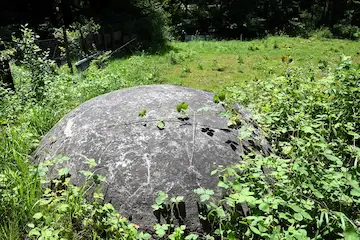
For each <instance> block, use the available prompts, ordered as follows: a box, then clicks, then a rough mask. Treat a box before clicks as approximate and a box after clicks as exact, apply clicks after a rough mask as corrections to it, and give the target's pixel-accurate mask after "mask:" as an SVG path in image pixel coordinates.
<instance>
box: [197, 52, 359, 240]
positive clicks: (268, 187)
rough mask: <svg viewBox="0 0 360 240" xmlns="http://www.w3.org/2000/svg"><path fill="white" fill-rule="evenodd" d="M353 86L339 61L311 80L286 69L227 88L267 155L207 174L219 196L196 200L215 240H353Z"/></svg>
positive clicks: (353, 71) (349, 67) (254, 154)
mask: <svg viewBox="0 0 360 240" xmlns="http://www.w3.org/2000/svg"><path fill="white" fill-rule="evenodd" d="M359 84H360V66H359V65H356V64H353V63H352V62H351V61H350V60H349V58H347V57H344V58H343V61H342V63H341V64H340V65H339V66H338V67H337V68H336V69H335V70H334V71H333V73H331V74H329V76H327V77H324V78H323V79H318V80H316V81H314V80H313V79H312V77H311V75H309V74H307V73H306V72H302V71H297V70H296V69H290V68H288V69H286V71H285V72H284V75H283V76H279V77H276V78H275V79H273V80H272V81H259V82H258V83H257V85H256V86H255V85H249V84H244V85H242V86H237V87H232V88H229V89H228V90H229V91H230V93H231V94H232V98H233V99H235V100H236V101H239V102H240V103H245V104H248V105H249V107H252V109H253V111H254V112H255V113H257V114H256V115H255V116H256V120H257V121H258V123H259V125H260V126H261V127H262V129H263V130H264V133H265V134H266V136H267V137H268V139H271V144H272V147H273V152H272V154H271V155H270V156H264V155H261V154H260V153H259V152H258V151H257V150H256V149H253V150H251V149H250V152H249V153H247V154H244V155H243V156H242V161H241V162H240V163H239V164H237V165H235V166H232V167H228V168H223V169H219V170H218V171H215V172H214V174H215V173H218V174H219V176H220V178H219V184H218V186H219V188H221V189H223V190H224V191H225V192H226V195H225V197H224V198H223V199H222V200H220V201H219V202H218V203H217V204H214V203H211V202H208V201H207V199H208V198H203V197H202V195H201V194H200V200H201V201H202V202H204V203H205V206H206V208H207V211H206V212H207V215H205V216H204V217H206V218H207V219H208V220H209V221H211V222H212V223H213V233H214V234H215V235H218V236H220V237H222V238H223V237H225V238H229V239H237V238H239V237H240V236H243V235H245V236H246V237H247V238H251V239H260V238H266V239H310V238H311V239H319V238H320V239H335V238H338V237H349V236H356V237H355V238H359V236H360V235H359V234H360V231H359V226H358V224H359V217H360V215H359V211H358V209H357V206H358V205H359V203H360V202H359V201H360V199H359V196H360V194H359V193H360V191H359V190H360V188H359V183H358V176H359V171H358V160H359V157H360V148H359V147H358V144H359V139H360V135H359V131H360V126H359V116H360V113H359V109H358V108H357V107H355V106H358V105H359V104H360V102H359V97H360V95H359V94H360V92H359V88H358V86H359ZM243 92H246V93H247V94H241V93H243ZM244 124H245V125H246V124H247V123H246V122H244V120H242V125H244ZM242 131H243V130H242V129H240V135H241V132H242ZM250 139H251V134H247V140H250ZM251 141H254V142H259V141H261V139H251ZM243 204H246V206H247V207H248V210H245V209H244V205H243Z"/></svg>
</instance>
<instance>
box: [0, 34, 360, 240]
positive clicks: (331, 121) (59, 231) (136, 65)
mask: <svg viewBox="0 0 360 240" xmlns="http://www.w3.org/2000/svg"><path fill="white" fill-rule="evenodd" d="M358 63H360V43H359V42H358V41H348V40H337V39H317V38H310V39H303V38H289V37H283V36H279V37H267V38H264V39H259V40H253V41H207V42H205V41H194V42H171V43H169V45H168V47H167V49H166V51H163V52H160V53H158V54H148V53H146V52H136V53H134V54H133V55H132V56H130V57H126V58H122V59H112V60H110V61H109V64H108V66H106V67H105V68H103V69H97V68H96V66H94V65H92V66H90V68H89V69H88V70H86V71H84V72H82V73H75V74H73V75H71V74H70V73H69V69H68V68H67V67H66V66H63V67H61V68H60V69H57V70H56V73H54V74H53V75H50V76H48V77H46V79H45V88H44V97H43V99H41V100H39V101H36V100H34V99H33V97H32V96H31V94H30V89H31V74H30V73H29V70H28V69H25V68H23V67H19V66H15V65H12V72H13V76H14V78H15V82H16V88H17V92H16V93H11V92H7V91H6V90H4V89H2V90H1V92H0V94H1V95H0V96H1V98H0V124H1V125H0V239H148V238H149V235H146V234H142V235H141V234H140V233H138V232H137V230H136V228H135V227H134V226H133V225H129V224H128V223H127V222H126V220H124V219H121V218H119V216H118V215H116V211H115V210H113V209H112V208H111V207H110V206H109V205H105V206H104V205H101V204H100V203H101V196H99V195H97V196H96V197H94V202H89V201H86V200H85V193H86V192H87V191H86V189H87V188H86V187H75V186H71V185H69V186H67V187H68V188H67V189H68V190H67V191H61V192H57V194H52V190H51V189H48V188H45V189H42V188H41V186H42V184H43V183H44V182H46V181H47V180H46V179H44V173H45V172H46V169H47V166H46V165H45V166H44V165H40V166H36V165H34V164H32V163H31V153H32V151H34V149H35V148H36V147H37V145H38V144H39V141H40V140H41V138H42V136H44V135H45V134H46V133H47V131H48V130H49V129H50V128H51V127H52V126H53V125H54V124H56V122H57V121H58V120H59V119H60V118H61V117H63V116H64V115H65V114H66V113H68V112H69V111H71V110H72V109H74V108H75V107H76V106H78V105H79V104H81V103H83V102H84V101H86V100H88V99H91V98H93V97H96V96H98V95H101V94H104V93H107V92H110V91H114V90H117V89H121V88H125V87H132V86H137V85H145V84H160V83H162V84H177V85H182V86H188V87H193V88H197V89H203V90H207V91H214V92H218V93H219V92H223V93H225V94H226V102H231V101H237V102H239V103H240V104H243V105H245V106H247V107H248V108H249V109H250V110H251V111H252V112H253V116H254V119H255V120H256V121H257V123H258V124H259V125H260V126H261V127H262V129H263V130H264V134H265V136H266V137H267V138H268V139H269V140H270V141H271V144H272V146H273V148H274V156H271V157H267V158H265V157H261V156H256V155H251V154H250V155H249V156H244V159H245V160H246V161H245V163H242V164H240V163H239V165H237V166H234V168H233V169H242V171H244V172H245V173H246V174H244V175H243V176H239V175H236V174H235V173H236V171H232V170H231V168H228V169H225V170H224V171H225V172H226V173H224V171H222V170H219V172H218V174H220V175H222V178H221V179H222V182H221V184H219V187H222V188H225V189H227V190H228V191H230V193H232V194H230V196H228V197H227V198H224V199H223V200H222V201H223V202H221V204H218V205H217V204H213V205H211V206H212V207H210V205H209V208H210V209H211V208H214V209H212V210H214V211H211V212H212V215H211V216H210V215H209V216H208V217H209V218H211V219H212V220H213V221H217V222H220V223H221V224H219V225H214V226H215V227H214V228H215V229H213V230H214V231H213V232H211V233H209V238H206V239H238V238H237V237H234V236H240V235H241V236H245V238H246V239H337V238H345V239H346V238H347V239H357V236H358V235H356V234H357V232H358V231H359V230H358V224H359V222H360V218H359V216H360V214H359V213H358V211H357V210H356V209H357V207H354V206H358V205H357V204H360V199H359V196H360V187H359V184H358V180H357V179H358V176H360V172H359V171H358V159H360V150H359V147H358V144H359V139H360V135H359V116H360V114H359V110H358V109H359V98H358V96H359V90H358V89H359V83H360V82H359V79H360V70H359V67H358V65H357V64H358ZM179 101H180V100H179ZM232 114H233V113H232V112H231V111H229V112H228V114H227V115H228V116H229V115H230V116H229V118H230V121H233V122H235V123H238V122H241V119H238V116H234V115H232ZM248 130H249V129H245V128H244V125H242V127H241V128H239V134H240V135H241V136H239V137H241V138H243V137H249V135H248V134H246V133H248ZM261 166H265V167H269V168H271V169H276V171H275V172H274V174H273V175H274V177H275V178H276V179H277V181H278V182H277V183H276V184H274V185H271V184H270V183H268V182H267V181H264V178H263V177H264V176H263V175H262V174H259V172H260V171H261ZM229 169H230V170H229ZM227 177H228V178H227ZM230 179H236V181H233V182H232V181H231V180H230ZM67 184H68V183H67ZM236 184H238V185H236ZM90 185H91V184H90ZM235 185H236V186H237V187H236V186H235ZM239 186H241V187H239ZM229 189H230V190H229ZM244 189H245V190H246V191H245V192H244V191H243V190H244ZM269 189H271V190H269ZM240 193H241V194H243V196H245V195H246V194H247V195H246V198H241V199H242V200H241V201H240V200H239V196H240V195H241V194H240ZM239 194H240V195H239ZM244 194H245V195H244ZM79 196H81V197H79ZM235 196H237V197H238V198H235ZM232 197H234V198H232ZM230 200H231V201H230ZM236 201H240V202H245V203H248V204H250V206H251V207H250V208H251V211H252V215H251V216H249V217H248V218H241V219H240V218H239V216H240V215H241V214H239V212H237V211H238V210H237V208H236V207H235V206H234V207H229V209H225V210H224V209H223V208H222V206H223V204H225V205H226V204H227V206H233V205H231V204H234V202H236ZM94 219H99V220H98V222H94ZM119 219H120V220H119ZM109 222H111V223H109ZM216 226H217V227H219V226H220V227H219V228H216ZM219 229H220V230H219ZM177 231H178V232H176V231H175V232H176V234H177V235H176V234H175V233H172V232H170V231H169V232H167V234H168V236H169V237H170V236H172V238H171V239H179V240H180V239H185V235H186V234H188V233H186V234H185V235H184V232H181V231H183V230H181V229H178V230H177ZM174 234H175V235H174ZM194 234H198V233H194ZM199 234H200V233H199ZM210 235H212V236H214V238H210ZM104 236H106V237H104ZM188 236H190V235H188ZM194 236H195V235H194ZM194 236H192V238H186V239H196V238H195V237H194ZM199 236H200V238H201V239H205V236H204V235H199ZM349 236H350V237H351V236H352V237H354V236H355V238H349Z"/></svg>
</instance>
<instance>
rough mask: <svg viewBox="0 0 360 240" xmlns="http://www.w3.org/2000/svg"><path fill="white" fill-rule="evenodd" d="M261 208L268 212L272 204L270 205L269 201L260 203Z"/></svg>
mask: <svg viewBox="0 0 360 240" xmlns="http://www.w3.org/2000/svg"><path fill="white" fill-rule="evenodd" d="M259 209H260V210H261V211H263V212H266V213H268V212H270V205H269V204H268V203H265V202H263V203H260V204H259Z"/></svg>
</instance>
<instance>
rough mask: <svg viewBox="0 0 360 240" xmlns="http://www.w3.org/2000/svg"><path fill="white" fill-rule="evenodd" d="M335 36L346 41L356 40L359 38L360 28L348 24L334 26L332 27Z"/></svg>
mask: <svg viewBox="0 0 360 240" xmlns="http://www.w3.org/2000/svg"><path fill="white" fill-rule="evenodd" d="M333 33H334V35H335V36H338V37H341V38H348V39H358V38H359V37H360V28H359V27H358V26H354V25H348V24H336V25H334V27H333Z"/></svg>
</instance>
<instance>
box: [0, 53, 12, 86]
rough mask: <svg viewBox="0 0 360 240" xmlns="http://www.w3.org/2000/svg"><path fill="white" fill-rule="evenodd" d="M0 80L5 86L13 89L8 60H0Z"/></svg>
mask: <svg viewBox="0 0 360 240" xmlns="http://www.w3.org/2000/svg"><path fill="white" fill-rule="evenodd" d="M0 81H1V82H2V83H3V84H4V85H5V87H7V88H9V89H11V90H13V91H15V85H14V79H13V77H12V75H11V70H10V64H9V61H7V60H5V61H0Z"/></svg>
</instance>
